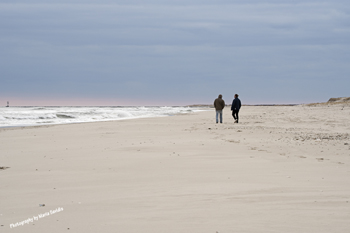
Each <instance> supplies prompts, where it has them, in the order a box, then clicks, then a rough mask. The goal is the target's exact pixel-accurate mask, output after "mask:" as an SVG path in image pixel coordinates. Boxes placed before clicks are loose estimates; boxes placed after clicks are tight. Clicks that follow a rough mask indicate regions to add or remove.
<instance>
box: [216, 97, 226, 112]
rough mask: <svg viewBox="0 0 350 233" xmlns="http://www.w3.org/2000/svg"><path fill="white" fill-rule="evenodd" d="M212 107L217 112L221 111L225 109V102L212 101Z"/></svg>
mask: <svg viewBox="0 0 350 233" xmlns="http://www.w3.org/2000/svg"><path fill="white" fill-rule="evenodd" d="M214 107H215V109H216V110H217V111H220V110H223V109H224V107H225V101H224V100H223V99H222V98H217V99H216V100H215V101H214Z"/></svg>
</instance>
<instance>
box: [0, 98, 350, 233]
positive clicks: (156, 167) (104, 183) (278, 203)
mask: <svg viewBox="0 0 350 233" xmlns="http://www.w3.org/2000/svg"><path fill="white" fill-rule="evenodd" d="M230 114H231V111H230V110H229V108H226V109H224V123H223V124H215V111H214V110H210V111H204V112H196V113H192V114H183V115H176V116H171V117H160V118H145V119H135V120H123V121H110V122H98V123H82V124H68V125H54V126H40V127H22V128H3V129H0V145H1V149H0V151H1V153H0V167H1V168H2V169H0V184H1V192H0V200H1V201H0V225H1V226H0V232H13V233H15V232H26V233H28V232H29V233H30V232H33V233H34V232H36V233H38V232H84V233H85V232H111V233H112V232H113V233H115V232H123V233H141V232H147V233H148V232H149V233H164V232H166V233H179V232H183V233H204V232H208V233H216V232H220V233H227V232H232V233H233V232H237V233H241V232H249V233H250V232H256V233H258V232H259V233H262V232H269V233H271V232H276V233H289V232H298V233H300V232H310V233H315V232H317V233H323V232H324V233H329V232H332V233H335V232H337V233H338V232H339V233H341V232H349V229H350V178H349V177H350V106H349V105H324V106H302V105H300V106H243V107H242V109H241V111H240V123H239V124H234V123H233V119H232V117H231V115H230ZM23 221H26V222H23ZM16 224H17V225H16Z"/></svg>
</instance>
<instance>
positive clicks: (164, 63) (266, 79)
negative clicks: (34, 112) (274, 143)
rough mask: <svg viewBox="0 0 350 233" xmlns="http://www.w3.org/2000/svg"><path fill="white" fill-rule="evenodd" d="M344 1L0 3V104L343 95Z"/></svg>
mask: <svg viewBox="0 0 350 233" xmlns="http://www.w3.org/2000/svg"><path fill="white" fill-rule="evenodd" d="M349 45H350V3H349V1H348V0H324V1H315V0H302V1H299V0H237V1H234V0H215V1H214V0H213V1H209V0H172V1H167V0H153V1H152V0H151V1H149V0H125V1H118V0H116V1H108V0H98V1H97V0H96V1H92V0H42V1H40V0H22V1H19V0H0V54H1V55H0V106H4V105H5V104H6V101H10V103H12V105H20V106H21V105H187V104H206V103H212V102H213V101H214V99H215V98H216V97H217V96H218V95H219V94H222V95H223V97H224V100H225V101H226V102H228V103H230V102H231V101H232V98H233V95H234V94H235V93H238V94H239V95H240V99H241V101H242V103H245V104H262V103H310V102H325V101H327V100H328V99H329V98H331V97H343V96H350V75H349V74H350V46H349Z"/></svg>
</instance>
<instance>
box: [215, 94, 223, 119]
mask: <svg viewBox="0 0 350 233" xmlns="http://www.w3.org/2000/svg"><path fill="white" fill-rule="evenodd" d="M214 107H215V110H216V123H218V121H219V119H218V118H219V115H220V123H222V110H223V109H224V108H225V101H224V100H223V99H222V95H219V97H218V98H217V99H215V101H214Z"/></svg>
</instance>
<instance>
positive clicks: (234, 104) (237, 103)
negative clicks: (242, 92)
mask: <svg viewBox="0 0 350 233" xmlns="http://www.w3.org/2000/svg"><path fill="white" fill-rule="evenodd" d="M240 108H241V101H240V100H239V99H238V98H234V99H233V101H232V105H231V110H239V109H240Z"/></svg>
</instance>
